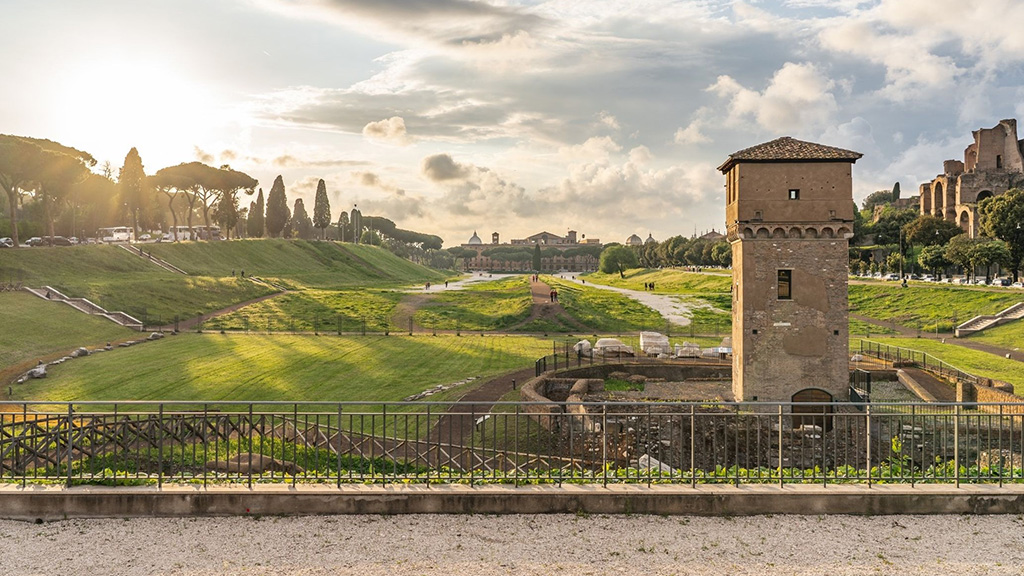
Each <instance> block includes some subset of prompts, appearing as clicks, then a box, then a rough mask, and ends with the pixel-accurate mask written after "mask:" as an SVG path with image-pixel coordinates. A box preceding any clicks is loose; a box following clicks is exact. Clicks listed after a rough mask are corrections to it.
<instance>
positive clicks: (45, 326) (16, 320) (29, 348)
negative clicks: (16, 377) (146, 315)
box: [0, 292, 138, 370]
mask: <svg viewBox="0 0 1024 576" xmlns="http://www.w3.org/2000/svg"><path fill="white" fill-rule="evenodd" d="M0 326H2V327H3V329H0V370H3V369H4V368H7V367H10V366H13V365H16V364H19V363H21V362H26V361H29V360H33V359H36V358H41V357H45V356H51V355H54V354H62V353H67V352H70V351H71V350H73V349H75V348H77V347H79V346H90V345H91V346H95V345H97V344H103V343H105V342H108V341H111V340H121V339H125V338H130V337H132V336H137V335H138V332H133V331H131V330H128V329H127V328H123V327H121V326H118V325H117V324H114V323H113V322H111V321H109V320H107V319H106V318H96V317H93V316H88V315H85V314H82V313H81V312H79V311H77V310H74V309H72V308H71V307H70V306H67V305H65V304H60V303H57V302H46V301H45V300H42V299H40V298H37V297H35V296H32V295H31V294H29V293H27V292H20V293H19V292H2V293H0Z"/></svg>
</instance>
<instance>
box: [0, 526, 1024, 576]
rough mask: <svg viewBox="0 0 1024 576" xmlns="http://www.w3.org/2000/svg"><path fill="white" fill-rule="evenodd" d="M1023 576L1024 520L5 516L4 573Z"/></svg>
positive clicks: (0, 539)
mask: <svg viewBox="0 0 1024 576" xmlns="http://www.w3.org/2000/svg"><path fill="white" fill-rule="evenodd" d="M556 572H557V573H558V574H580V575H583V574H608V573H622V574H637V573H641V572H643V573H647V574H659V575H660V574H729V575H734V574H741V575H742V574H758V575H765V574H808V575H810V574H814V575H820V574H890V573H892V574H896V573H898V574H930V575H933V574H960V575H963V574H1024V518H1022V517H1021V516H876V517H851V516H774V517H771V516H755V517H742V518H697V517H681V516H668V517H657V516H589V517H586V516H566V515H552V516H428V515H417V516H332V517H297V518H296V517H288V518H276V517H275V518H188V519H119V520H68V521H63V522H53V523H47V524H31V523H23V522H15V521H6V520H0V574H4V575H6V574H17V575H33V574H46V575H52V574H124V575H134V574H188V575H200V574H201V575H207V574H211V575H212V574H218V575H220V574H225V575H226V574H232V575H233V574H247V575H249V574H275V575H278V574H281V575H303V576H308V575H320V574H324V575H326V574H359V575H361V576H366V575H373V574H387V575H406V574H409V575H413V574H446V575H456V576H457V575H462V574H467V575H468V574H472V575H479V574H553V573H556Z"/></svg>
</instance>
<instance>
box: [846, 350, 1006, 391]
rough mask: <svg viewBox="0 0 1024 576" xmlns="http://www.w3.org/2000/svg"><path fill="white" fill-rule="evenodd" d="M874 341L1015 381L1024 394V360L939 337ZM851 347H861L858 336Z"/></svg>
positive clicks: (977, 372) (1003, 379)
mask: <svg viewBox="0 0 1024 576" xmlns="http://www.w3.org/2000/svg"><path fill="white" fill-rule="evenodd" d="M871 340H873V341H876V342H882V343H885V344H890V345H893V346H902V347H904V348H911V349H913V350H920V351H922V352H927V353H928V354H931V355H932V356H935V357H936V358H939V359H941V360H944V361H945V362H948V363H949V364H951V365H953V366H955V367H957V368H959V369H960V370H963V371H965V372H968V373H971V374H974V375H977V376H984V377H986V378H994V379H996V380H1002V381H1004V382H1009V383H1010V384H1013V388H1014V391H1015V392H1016V393H1017V394H1024V370H1021V363H1020V362H1018V361H1016V360H1007V359H1006V358H1003V357H1001V356H996V355H995V354H989V353H988V352H979V351H977V350H971V349H969V348H964V347H962V346H957V345H956V344H943V343H942V342H939V341H937V340H928V339H925V338H874V337H872V338H871ZM850 347H851V348H852V349H854V350H857V349H858V348H857V341H856V340H855V339H851V340H850Z"/></svg>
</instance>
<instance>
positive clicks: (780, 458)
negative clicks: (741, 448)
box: [776, 404, 785, 487]
mask: <svg viewBox="0 0 1024 576" xmlns="http://www.w3.org/2000/svg"><path fill="white" fill-rule="evenodd" d="M778 441H779V452H778V456H779V460H778V463H779V466H778V468H777V469H776V470H777V471H778V473H779V486H780V487H782V486H783V485H785V482H784V481H783V478H782V404H779V434H778Z"/></svg>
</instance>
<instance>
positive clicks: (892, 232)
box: [872, 206, 918, 250]
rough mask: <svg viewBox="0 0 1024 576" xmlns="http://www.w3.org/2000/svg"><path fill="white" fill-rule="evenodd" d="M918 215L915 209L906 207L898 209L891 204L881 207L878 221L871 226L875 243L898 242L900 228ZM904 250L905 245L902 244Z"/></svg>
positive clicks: (887, 243) (890, 243)
mask: <svg viewBox="0 0 1024 576" xmlns="http://www.w3.org/2000/svg"><path fill="white" fill-rule="evenodd" d="M917 216H918V213H917V210H914V209H913V208H906V209H903V210H899V209H896V208H893V207H892V206H886V207H885V208H884V209H882V214H881V215H880V216H879V217H878V221H877V222H875V224H874V226H872V231H873V232H874V234H875V244H881V245H892V244H899V242H900V231H901V229H902V228H903V227H904V226H905V225H907V224H909V223H910V222H912V221H913V220H915V219H916V218H917ZM904 250H906V245H904Z"/></svg>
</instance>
